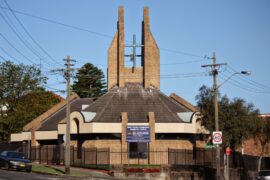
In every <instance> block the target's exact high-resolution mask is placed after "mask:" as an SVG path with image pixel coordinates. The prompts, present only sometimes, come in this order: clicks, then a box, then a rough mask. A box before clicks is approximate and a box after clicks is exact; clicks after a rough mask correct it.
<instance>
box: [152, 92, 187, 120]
mask: <svg viewBox="0 0 270 180" xmlns="http://www.w3.org/2000/svg"><path fill="white" fill-rule="evenodd" d="M160 94H161V95H162V96H165V97H166V98H167V97H168V96H166V95H164V94H163V93H160ZM157 97H158V99H159V100H160V101H161V103H162V104H163V105H164V106H165V107H166V109H167V110H168V111H169V112H170V113H171V114H172V116H173V117H174V118H176V119H180V120H181V121H182V122H184V121H183V120H182V119H181V118H180V117H178V116H177V115H176V114H174V112H172V111H171V109H170V108H169V107H168V105H167V104H166V103H165V102H163V100H162V99H161V98H160V97H159V96H157ZM168 99H169V98H168Z"/></svg>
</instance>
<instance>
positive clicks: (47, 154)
mask: <svg viewBox="0 0 270 180" xmlns="http://www.w3.org/2000/svg"><path fill="white" fill-rule="evenodd" d="M46 149H47V153H46V156H47V164H49V163H48V162H49V146H47V148H46Z"/></svg>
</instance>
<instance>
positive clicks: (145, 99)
mask: <svg viewBox="0 0 270 180" xmlns="http://www.w3.org/2000/svg"><path fill="white" fill-rule="evenodd" d="M84 111H86V112H96V113H97V115H96V116H95V118H94V119H93V120H92V121H93V122H121V113H122V112H127V114H128V122H148V113H149V112H154V113H155V120H156V122H183V121H182V120H181V119H180V118H179V117H178V116H177V113H179V112H192V110H191V109H189V108H187V107H186V106H184V105H182V104H181V103H178V102H175V101H174V100H173V99H171V98H170V97H168V96H166V95H165V94H163V93H161V92H160V91H159V90H157V89H155V88H143V87H142V86H141V85H140V84H127V85H126V87H124V88H114V89H111V90H110V91H109V92H107V93H106V94H105V95H104V96H102V97H100V98H99V99H98V100H96V101H95V102H93V103H92V104H91V105H90V106H89V107H87V108H86V109H85V110H84Z"/></svg>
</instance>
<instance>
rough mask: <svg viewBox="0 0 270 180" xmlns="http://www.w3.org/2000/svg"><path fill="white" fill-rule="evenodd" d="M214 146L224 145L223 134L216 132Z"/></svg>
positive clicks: (213, 138)
mask: <svg viewBox="0 0 270 180" xmlns="http://www.w3.org/2000/svg"><path fill="white" fill-rule="evenodd" d="M212 142H213V144H222V132H221V131H214V132H213V135H212Z"/></svg>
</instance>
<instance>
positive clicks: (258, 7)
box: [0, 0, 270, 113]
mask: <svg viewBox="0 0 270 180" xmlns="http://www.w3.org/2000/svg"><path fill="white" fill-rule="evenodd" d="M7 2H8V4H9V5H10V7H11V8H12V9H14V10H16V12H15V14H16V16H17V18H18V19H19V20H20V21H21V22H22V24H23V25H24V27H25V29H27V31H28V32H29V34H30V35H31V36H32V38H34V40H35V41H36V42H37V43H38V44H39V45H40V47H42V48H43V50H45V51H46V53H47V54H49V56H48V55H46V53H44V51H43V50H41V49H40V48H38V47H37V45H36V44H35V43H34V42H33V41H32V40H31V38H30V37H29V36H28V35H27V34H26V33H25V32H24V30H23V28H22V27H21V26H20V24H19V23H18V22H17V21H16V19H15V17H14V16H13V14H12V13H11V12H10V11H9V10H8V9H7V5H6V4H5V1H4V0H0V5H1V7H4V8H1V10H0V12H1V14H2V16H4V17H5V18H6V20H7V21H8V22H9V23H10V21H12V23H13V24H14V25H15V27H16V30H18V31H19V32H20V33H21V34H22V36H23V38H24V39H26V41H27V42H29V44H30V46H31V47H32V49H35V50H32V51H34V52H35V53H33V52H32V51H30V50H29V48H26V46H25V45H24V44H23V43H22V42H21V41H20V40H19V38H18V37H17V36H16V35H15V34H14V32H13V31H12V30H11V29H10V27H9V26H8V24H7V23H6V22H5V21H4V20H3V18H2V16H1V17H0V27H1V30H0V32H1V34H2V36H4V37H5V38H6V39H7V40H8V41H9V42H10V43H11V44H12V45H13V46H14V47H16V48H17V49H18V50H19V52H20V53H21V54H23V55H24V56H22V55H21V54H20V53H18V52H17V51H16V50H14V48H12V47H11V46H10V45H9V44H8V43H7V42H6V40H4V39H3V37H2V36H1V37H0V47H1V49H0V56H1V57H3V58H1V59H0V61H3V59H11V60H14V58H15V59H16V60H17V61H18V62H21V63H25V64H32V62H34V63H35V64H40V63H41V64H42V66H41V67H42V70H43V72H44V74H45V75H47V76H48V77H49V81H48V87H49V88H50V89H59V90H64V89H65V84H62V83H61V82H62V81H64V79H63V78H61V76H60V75H53V74H51V73H50V72H49V71H50V70H51V69H55V68H63V67H64V65H63V64H64V63H63V61H62V59H63V58H65V57H66V56H67V55H70V56H71V58H73V59H76V60H77V61H78V62H77V63H76V67H80V66H82V65H83V64H84V63H86V62H91V63H93V64H95V65H97V66H98V67H99V68H101V69H103V71H104V72H105V73H106V68H107V49H108V47H109V45H110V42H111V40H112V36H113V35H114V33H115V32H116V21H117V9H118V6H120V5H123V6H124V8H125V39H126V40H132V35H133V34H136V35H137V37H138V39H140V38H139V37H140V35H141V21H142V15H143V14H142V13H143V7H144V6H148V7H149V8H150V26H151V31H152V33H153V35H154V37H155V39H156V42H157V44H158V46H159V48H160V54H161V75H162V78H161V91H162V92H164V93H165V94H168V95H169V94H170V93H172V92H175V93H177V94H178V95H180V96H181V97H183V98H185V99H186V100H188V101H190V102H191V103H193V104H196V101H195V96H196V94H198V89H199V88H200V87H201V86H202V85H203V84H205V85H208V86H212V77H211V76H207V75H204V74H205V72H207V69H203V68H201V65H203V64H210V63H211V60H209V59H207V58H204V56H208V57H212V54H213V51H216V55H217V62H218V63H224V62H226V63H228V66H227V67H223V68H220V73H219V77H218V81H219V83H222V82H223V81H224V80H225V79H226V77H229V76H230V75H231V74H233V73H234V72H235V71H242V70H249V71H251V73H252V75H251V76H249V77H244V76H240V75H237V76H234V77H233V78H232V79H230V80H229V81H228V82H226V83H224V84H223V85H222V86H221V87H220V92H221V94H223V95H224V94H227V95H228V97H229V98H234V97H241V98H243V99H245V100H246V101H247V102H252V103H254V105H255V106H256V107H257V108H259V109H260V111H261V112H262V113H269V112H270V80H269V77H270V72H269V70H268V69H269V66H270V55H269V52H270V21H269V18H270V11H269V8H270V1H268V0H260V1H255V0H239V1H234V0H226V1H225V0H223V1H214V0H204V1H195V0H189V1H187V0H186V1H184V0H181V1H180V0H175V1H172V0H167V1H165V0H163V1H158V0H144V1H143V0H136V1H135V0H133V1H132V0H130V1H108V0H92V1H89V0H80V1H79V0H77V1H75V0H58V1H55V0H46V1H45V0H43V1H42V0H39V1H36V0H25V1H21V0H7ZM17 11H19V12H22V13H27V14H30V15H34V16H38V17H42V18H46V19H49V20H53V21H57V22H60V23H63V24H67V25H71V26H74V27H78V28H81V29H84V30H86V31H82V30H78V29H74V28H70V27H66V26H63V25H60V24H55V23H50V22H48V21H44V20H41V19H38V18H34V17H31V16H29V15H25V14H22V13H18V12H17ZM7 16H8V17H9V18H8V19H7ZM3 49H4V51H5V52H4V51H3ZM30 49H31V48H30ZM6 52H7V53H6ZM10 55H11V56H12V57H10ZM50 56H51V57H52V58H53V59H54V60H56V62H55V61H52V60H51V59H50ZM40 59H41V60H40ZM29 60H31V61H32V62H31V61H29ZM16 63H17V62H16ZM202 73H203V74H202ZM171 74H177V75H173V76H169V75H171ZM168 76H169V77H170V78H168ZM165 77H167V78H165ZM62 95H63V94H62ZM63 96H64V95H63Z"/></svg>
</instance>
